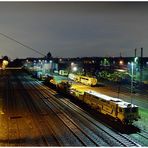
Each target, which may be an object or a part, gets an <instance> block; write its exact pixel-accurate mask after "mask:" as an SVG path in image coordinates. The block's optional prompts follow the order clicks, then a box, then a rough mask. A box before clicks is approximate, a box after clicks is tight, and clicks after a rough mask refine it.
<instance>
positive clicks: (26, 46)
mask: <svg viewBox="0 0 148 148" xmlns="http://www.w3.org/2000/svg"><path fill="white" fill-rule="evenodd" d="M0 35H2V36H4V37H6V38H8V39H10V40H12V41H14V42H16V43H18V44H20V45H22V46H24V47H25V48H28V49H30V50H32V51H34V52H36V53H38V54H40V55H42V56H46V55H44V54H43V53H41V52H39V51H37V50H36V49H33V48H32V47H30V46H28V45H25V44H23V43H21V42H19V41H17V40H16V39H14V38H12V37H10V36H8V35H5V34H3V33H1V32H0Z"/></svg>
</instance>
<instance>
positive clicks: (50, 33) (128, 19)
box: [0, 2, 148, 59]
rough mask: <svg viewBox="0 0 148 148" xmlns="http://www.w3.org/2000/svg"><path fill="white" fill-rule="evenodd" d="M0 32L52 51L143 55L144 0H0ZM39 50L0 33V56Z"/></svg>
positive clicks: (146, 42)
mask: <svg viewBox="0 0 148 148" xmlns="http://www.w3.org/2000/svg"><path fill="white" fill-rule="evenodd" d="M0 33H4V34H6V35H8V36H10V37H12V38H14V39H16V40H18V41H20V42H22V43H24V44H26V45H28V46H30V47H32V48H34V49H36V50H38V51H40V52H42V53H43V54H44V53H45V54H47V53H48V52H49V51H50V52H51V53H52V55H53V56H54V57H84V56H119V54H120V52H121V53H122V56H133V55H134V49H135V48H137V49H138V51H137V52H138V53H137V54H138V55H140V48H141V47H143V48H144V56H148V3H147V2H145V3H140V2H124V3H123V2H109V3H107V2H25V3H24V2H0ZM2 55H8V56H9V57H10V58H12V59H13V58H25V57H40V56H41V55H39V54H37V53H35V52H33V51H31V50H29V49H27V48H25V47H22V46H21V45H19V44H17V43H15V42H13V41H11V40H9V39H7V38H4V37H3V36H0V56H2Z"/></svg>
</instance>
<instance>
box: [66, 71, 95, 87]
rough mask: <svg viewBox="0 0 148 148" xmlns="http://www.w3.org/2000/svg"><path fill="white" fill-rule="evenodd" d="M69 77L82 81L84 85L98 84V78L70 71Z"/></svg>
mask: <svg viewBox="0 0 148 148" xmlns="http://www.w3.org/2000/svg"><path fill="white" fill-rule="evenodd" d="M68 77H69V79H71V80H73V81H76V82H80V83H82V84H84V85H89V86H95V85H96V84H97V79H96V78H93V77H87V76H80V75H75V74H72V73H70V74H69V75H68Z"/></svg>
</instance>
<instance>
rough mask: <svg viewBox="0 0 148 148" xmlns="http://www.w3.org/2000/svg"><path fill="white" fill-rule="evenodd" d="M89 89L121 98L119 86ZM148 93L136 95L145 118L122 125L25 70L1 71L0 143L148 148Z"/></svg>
mask: <svg viewBox="0 0 148 148" xmlns="http://www.w3.org/2000/svg"><path fill="white" fill-rule="evenodd" d="M85 87H88V86H85ZM91 89H92V90H97V91H100V92H103V93H104V94H107V95H111V96H114V97H117V89H116V86H115V87H111V86H108V87H106V86H105V87H92V88H91ZM147 94H148V93H147V92H146V91H145V93H142V94H140V93H137V94H133V96H132V97H133V98H134V100H133V102H134V104H136V105H137V106H139V108H140V116H141V118H140V119H139V120H138V121H135V122H134V123H133V125H128V126H124V125H121V124H118V123H116V122H115V121H109V120H108V119H107V118H106V117H104V116H103V115H101V114H99V113H98V112H96V111H94V110H93V109H91V108H90V107H88V106H87V105H85V104H83V103H82V102H80V101H77V100H73V98H71V97H70V96H68V95H67V96H65V95H62V94H61V93H60V92H58V91H57V90H56V89H53V88H52V87H49V86H46V85H44V84H43V82H42V81H38V80H37V79H34V78H32V77H31V76H30V75H28V74H26V73H25V72H24V71H23V70H4V71H0V146H108V147H110V146H115V147H131V146H132V147H133V146H134V147H139V146H148V125H147V123H148V109H147V107H148V97H147ZM119 95H120V97H121V98H122V99H125V101H127V102H130V98H131V96H130V95H129V93H127V92H126V91H125V90H123V91H121V92H120V94H119Z"/></svg>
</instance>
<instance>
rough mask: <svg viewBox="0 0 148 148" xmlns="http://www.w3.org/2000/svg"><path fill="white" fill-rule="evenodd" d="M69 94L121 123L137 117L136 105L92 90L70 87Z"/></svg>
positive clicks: (130, 121)
mask: <svg viewBox="0 0 148 148" xmlns="http://www.w3.org/2000/svg"><path fill="white" fill-rule="evenodd" d="M70 94H71V95H73V96H74V97H76V98H77V99H79V100H81V101H83V102H84V103H86V104H88V105H89V106H90V107H91V108H93V109H95V110H97V111H99V112H100V113H102V114H105V115H107V116H110V117H112V118H113V119H114V120H116V121H120V122H121V123H123V124H131V123H132V122H133V121H137V120H138V118H139V113H138V106H136V105H134V104H131V103H128V102H125V101H123V100H121V99H118V98H113V97H110V96H107V95H104V94H101V93H98V92H95V91H92V90H86V91H80V90H77V89H70Z"/></svg>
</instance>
